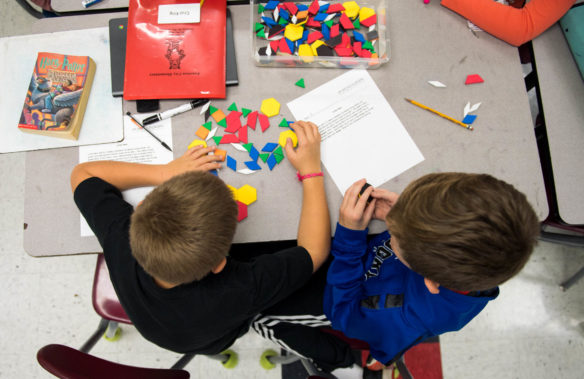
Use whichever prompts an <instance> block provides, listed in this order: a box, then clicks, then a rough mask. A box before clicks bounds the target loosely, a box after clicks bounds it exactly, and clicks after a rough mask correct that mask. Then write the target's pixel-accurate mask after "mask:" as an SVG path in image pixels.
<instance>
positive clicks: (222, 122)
mask: <svg viewBox="0 0 584 379" xmlns="http://www.w3.org/2000/svg"><path fill="white" fill-rule="evenodd" d="M217 125H220V126H222V127H224V128H226V127H227V120H225V119H223V120H221V121H219V122H218V123H217Z"/></svg>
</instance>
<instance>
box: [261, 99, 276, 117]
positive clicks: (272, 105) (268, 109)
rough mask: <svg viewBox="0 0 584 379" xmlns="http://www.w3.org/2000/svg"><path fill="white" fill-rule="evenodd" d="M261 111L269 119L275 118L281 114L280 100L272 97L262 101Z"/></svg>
mask: <svg viewBox="0 0 584 379" xmlns="http://www.w3.org/2000/svg"><path fill="white" fill-rule="evenodd" d="M260 111H261V112H262V113H263V114H265V115H266V116H268V117H272V116H275V115H277V114H278V113H280V103H278V100H276V99H274V98H273V97H270V98H269V99H265V100H264V101H262V106H261V108H260Z"/></svg>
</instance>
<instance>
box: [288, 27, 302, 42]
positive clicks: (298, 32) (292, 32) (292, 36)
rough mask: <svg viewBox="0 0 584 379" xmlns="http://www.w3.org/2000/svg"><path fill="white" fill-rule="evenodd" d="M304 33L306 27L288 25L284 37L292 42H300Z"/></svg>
mask: <svg viewBox="0 0 584 379" xmlns="http://www.w3.org/2000/svg"><path fill="white" fill-rule="evenodd" d="M303 32H304V27H302V26H301V25H295V24H288V25H286V30H284V37H286V38H288V39H289V40H290V41H298V40H299V39H300V38H302V33H303Z"/></svg>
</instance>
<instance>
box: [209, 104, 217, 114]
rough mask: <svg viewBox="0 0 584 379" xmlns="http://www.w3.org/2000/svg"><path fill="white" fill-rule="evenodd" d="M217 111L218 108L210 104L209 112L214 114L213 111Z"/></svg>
mask: <svg viewBox="0 0 584 379" xmlns="http://www.w3.org/2000/svg"><path fill="white" fill-rule="evenodd" d="M215 112H217V108H215V107H214V106H212V105H209V113H210V114H213V113H215Z"/></svg>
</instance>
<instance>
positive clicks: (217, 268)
mask: <svg viewBox="0 0 584 379" xmlns="http://www.w3.org/2000/svg"><path fill="white" fill-rule="evenodd" d="M226 264H227V258H223V260H222V261H221V262H220V263H219V264H218V265H217V266H215V267H214V268H212V269H211V272H212V273H213V274H218V273H220V272H221V271H223V269H224V268H225V265H226Z"/></svg>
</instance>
